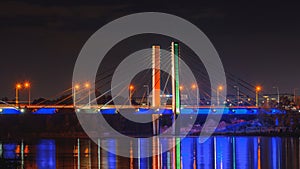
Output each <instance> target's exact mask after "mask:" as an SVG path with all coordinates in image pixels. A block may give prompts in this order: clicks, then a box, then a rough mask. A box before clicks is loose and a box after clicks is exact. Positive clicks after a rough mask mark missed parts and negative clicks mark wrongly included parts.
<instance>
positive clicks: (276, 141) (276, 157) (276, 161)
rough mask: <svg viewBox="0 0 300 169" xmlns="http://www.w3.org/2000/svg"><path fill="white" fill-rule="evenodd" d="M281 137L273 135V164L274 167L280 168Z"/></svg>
mask: <svg viewBox="0 0 300 169" xmlns="http://www.w3.org/2000/svg"><path fill="white" fill-rule="evenodd" d="M280 139H281V138H279V137H272V164H273V169H277V168H280V162H281V160H280V157H281V152H280V150H281V149H280V147H281V145H280V143H281V140H280Z"/></svg>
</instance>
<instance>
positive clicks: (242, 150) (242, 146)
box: [236, 137, 250, 169]
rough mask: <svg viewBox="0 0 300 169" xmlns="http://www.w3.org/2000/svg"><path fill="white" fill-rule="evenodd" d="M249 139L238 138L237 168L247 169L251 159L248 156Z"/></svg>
mask: <svg viewBox="0 0 300 169" xmlns="http://www.w3.org/2000/svg"><path fill="white" fill-rule="evenodd" d="M248 139H249V138H247V137H236V168H238V169H243V168H245V169H247V168H248V166H249V164H248V161H247V160H248V159H250V157H249V154H248V141H249V140H248Z"/></svg>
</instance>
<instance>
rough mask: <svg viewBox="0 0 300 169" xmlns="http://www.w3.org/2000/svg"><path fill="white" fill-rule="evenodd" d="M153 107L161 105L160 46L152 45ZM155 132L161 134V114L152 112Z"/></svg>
mask: <svg viewBox="0 0 300 169" xmlns="http://www.w3.org/2000/svg"><path fill="white" fill-rule="evenodd" d="M152 89H153V90H152V108H154V109H157V108H159V107H160V105H161V103H160V46H157V45H153V46H152ZM152 125H153V134H154V135H157V134H159V130H160V129H159V114H152Z"/></svg>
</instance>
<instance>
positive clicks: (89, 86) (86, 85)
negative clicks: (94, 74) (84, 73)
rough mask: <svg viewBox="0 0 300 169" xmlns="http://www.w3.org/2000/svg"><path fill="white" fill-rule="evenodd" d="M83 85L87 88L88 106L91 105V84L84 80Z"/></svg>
mask: <svg viewBox="0 0 300 169" xmlns="http://www.w3.org/2000/svg"><path fill="white" fill-rule="evenodd" d="M84 87H85V88H87V89H88V90H89V107H90V106H91V85H90V83H89V82H86V83H85V84H84Z"/></svg>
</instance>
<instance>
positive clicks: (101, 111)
mask: <svg viewBox="0 0 300 169" xmlns="http://www.w3.org/2000/svg"><path fill="white" fill-rule="evenodd" d="M116 110H117V109H100V113H102V114H116Z"/></svg>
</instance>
